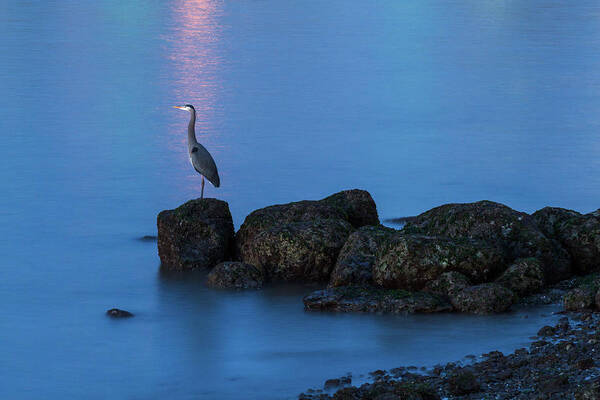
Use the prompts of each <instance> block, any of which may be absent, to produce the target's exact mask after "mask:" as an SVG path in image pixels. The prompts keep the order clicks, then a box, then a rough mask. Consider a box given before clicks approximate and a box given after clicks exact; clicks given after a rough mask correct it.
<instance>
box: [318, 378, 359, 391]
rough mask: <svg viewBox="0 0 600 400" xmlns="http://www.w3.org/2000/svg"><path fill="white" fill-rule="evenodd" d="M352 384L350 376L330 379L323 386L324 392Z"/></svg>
mask: <svg viewBox="0 0 600 400" xmlns="http://www.w3.org/2000/svg"><path fill="white" fill-rule="evenodd" d="M351 383H352V378H351V377H349V376H343V377H341V378H335V379H328V380H326V381H325V384H324V385H323V389H324V390H331V389H335V388H339V387H342V386H348V385H350V384H351Z"/></svg>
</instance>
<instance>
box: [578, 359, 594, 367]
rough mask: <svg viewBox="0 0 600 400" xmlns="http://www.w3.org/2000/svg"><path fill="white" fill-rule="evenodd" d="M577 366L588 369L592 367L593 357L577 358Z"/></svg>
mask: <svg viewBox="0 0 600 400" xmlns="http://www.w3.org/2000/svg"><path fill="white" fill-rule="evenodd" d="M576 365H577V368H579V369H590V368H593V367H594V359H593V358H583V359H581V360H577V362H576Z"/></svg>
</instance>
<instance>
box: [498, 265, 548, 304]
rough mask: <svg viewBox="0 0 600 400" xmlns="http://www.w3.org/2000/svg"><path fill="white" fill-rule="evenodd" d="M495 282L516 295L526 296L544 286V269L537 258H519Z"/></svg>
mask: <svg viewBox="0 0 600 400" xmlns="http://www.w3.org/2000/svg"><path fill="white" fill-rule="evenodd" d="M496 282H497V283H499V284H501V285H502V286H504V287H506V288H508V289H510V290H512V291H513V293H515V294H516V295H518V296H527V295H530V294H533V293H535V292H538V291H539V290H541V289H542V288H543V287H544V271H542V267H541V266H540V262H539V260H538V259H537V258H519V259H518V260H516V261H515V262H514V263H513V264H512V265H511V266H510V267H508V269H507V270H506V271H504V273H503V274H502V276H500V278H498V279H497V280H496Z"/></svg>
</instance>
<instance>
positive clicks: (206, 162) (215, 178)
mask: <svg viewBox="0 0 600 400" xmlns="http://www.w3.org/2000/svg"><path fill="white" fill-rule="evenodd" d="M190 160H192V165H193V166H194V169H195V170H196V171H198V172H199V173H201V174H202V175H204V176H205V177H206V179H208V180H209V181H210V183H212V184H213V185H214V186H215V187H219V186H220V185H221V181H220V179H219V171H217V166H216V164H215V160H213V158H212V156H211V155H210V153H209V152H208V150H206V149H205V148H204V146H202V145H201V144H199V143H196V144H195V145H194V146H192V148H191V149H190Z"/></svg>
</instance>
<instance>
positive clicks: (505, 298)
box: [452, 283, 515, 314]
mask: <svg viewBox="0 0 600 400" xmlns="http://www.w3.org/2000/svg"><path fill="white" fill-rule="evenodd" d="M514 300H515V295H514V293H513V292H511V291H510V290H509V289H507V288H505V287H504V286H501V285H499V284H497V283H484V284H481V285H475V286H470V287H468V288H466V289H463V290H462V291H460V292H459V293H458V294H457V295H456V296H454V297H453V298H452V305H453V306H454V308H456V309H457V310H458V311H461V312H464V313H470V314H495V313H501V312H505V311H507V310H508V309H509V308H510V306H511V305H512V304H513V302H514Z"/></svg>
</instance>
